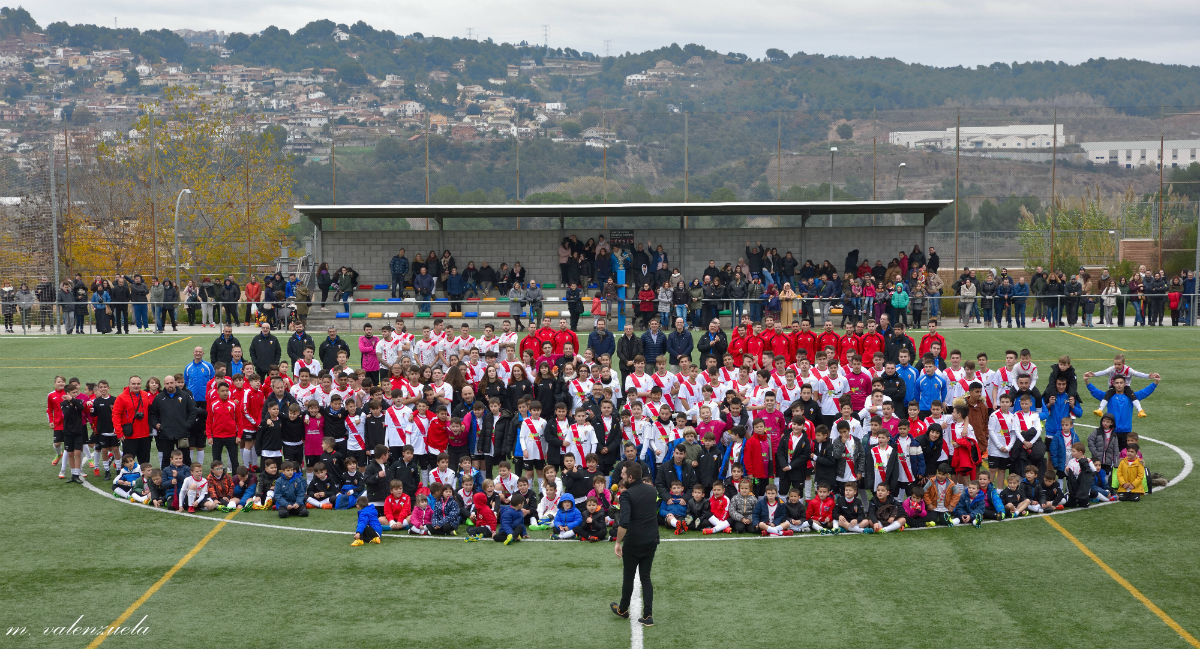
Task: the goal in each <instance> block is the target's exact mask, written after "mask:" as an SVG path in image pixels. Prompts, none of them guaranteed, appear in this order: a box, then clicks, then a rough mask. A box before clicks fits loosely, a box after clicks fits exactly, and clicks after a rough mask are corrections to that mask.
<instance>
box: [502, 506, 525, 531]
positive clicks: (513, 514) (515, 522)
mask: <svg viewBox="0 0 1200 649" xmlns="http://www.w3.org/2000/svg"><path fill="white" fill-rule="evenodd" d="M499 524H500V528H499V532H500V533H501V534H503V535H505V536H507V535H509V534H517V535H520V534H524V533H525V516H524V515H523V514H522V513H521V510H519V509H515V508H513V507H510V506H509V505H503V506H501V507H500V519H499Z"/></svg>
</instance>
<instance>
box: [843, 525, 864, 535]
mask: <svg viewBox="0 0 1200 649" xmlns="http://www.w3.org/2000/svg"><path fill="white" fill-rule="evenodd" d="M846 531H847V532H854V533H855V534H862V531H863V528H861V527H859V526H858V525H851V526H850V527H847V528H846Z"/></svg>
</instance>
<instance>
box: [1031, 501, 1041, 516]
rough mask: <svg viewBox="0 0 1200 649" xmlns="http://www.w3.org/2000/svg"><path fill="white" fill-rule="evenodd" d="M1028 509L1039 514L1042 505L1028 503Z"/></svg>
mask: <svg viewBox="0 0 1200 649" xmlns="http://www.w3.org/2000/svg"><path fill="white" fill-rule="evenodd" d="M1029 511H1031V512H1033V513H1035V514H1040V513H1042V506H1041V505H1039V504H1037V503H1029Z"/></svg>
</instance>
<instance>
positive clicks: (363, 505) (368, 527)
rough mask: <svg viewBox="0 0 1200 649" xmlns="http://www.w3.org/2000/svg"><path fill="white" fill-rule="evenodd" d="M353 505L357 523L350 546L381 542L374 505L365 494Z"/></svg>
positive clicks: (381, 529)
mask: <svg viewBox="0 0 1200 649" xmlns="http://www.w3.org/2000/svg"><path fill="white" fill-rule="evenodd" d="M289 463H290V462H289ZM283 470H284V472H285V474H286V472H287V470H288V469H287V465H284V468H283ZM289 479H290V478H289ZM355 506H356V507H358V525H357V526H356V527H355V528H354V540H353V541H351V542H350V547H352V548H356V547H359V546H361V545H366V544H367V543H382V541H380V537H379V535H380V534H381V533H382V532H383V527H382V526H380V524H379V510H377V509H375V505H372V504H371V501H370V500H369V499H368V498H367V497H366V496H359V497H358V501H356V502H355Z"/></svg>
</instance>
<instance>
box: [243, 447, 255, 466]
mask: <svg viewBox="0 0 1200 649" xmlns="http://www.w3.org/2000/svg"><path fill="white" fill-rule="evenodd" d="M242 464H244V465H246V466H254V449H249V448H244V449H242Z"/></svg>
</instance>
